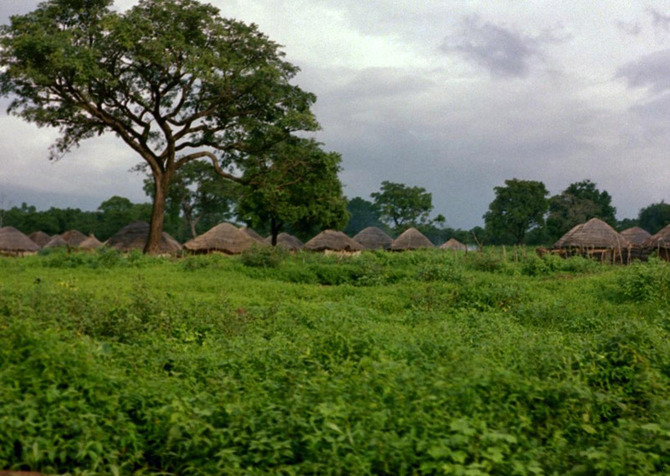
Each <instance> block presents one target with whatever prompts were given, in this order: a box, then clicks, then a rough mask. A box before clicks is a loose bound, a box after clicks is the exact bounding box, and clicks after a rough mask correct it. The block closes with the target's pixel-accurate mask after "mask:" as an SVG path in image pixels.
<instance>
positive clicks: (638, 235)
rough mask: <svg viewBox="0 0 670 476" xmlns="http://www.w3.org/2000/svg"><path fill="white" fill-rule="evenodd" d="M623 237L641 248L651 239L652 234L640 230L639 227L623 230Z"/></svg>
mask: <svg viewBox="0 0 670 476" xmlns="http://www.w3.org/2000/svg"><path fill="white" fill-rule="evenodd" d="M621 236H623V237H624V238H626V239H627V240H628V241H629V242H631V243H632V244H634V245H638V246H641V245H643V244H644V242H645V241H647V240H648V239H649V238H651V233H649V232H648V231H647V230H644V229H642V228H640V227H639V226H634V227H632V228H628V229H626V230H623V231H622V232H621Z"/></svg>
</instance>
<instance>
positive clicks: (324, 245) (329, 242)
mask: <svg viewBox="0 0 670 476" xmlns="http://www.w3.org/2000/svg"><path fill="white" fill-rule="evenodd" d="M303 249H306V250H309V251H336V252H344V253H352V252H357V251H362V250H363V245H361V244H360V243H357V242H356V241H354V240H352V239H351V238H349V237H348V236H347V235H345V234H344V233H342V232H341V231H335V230H325V231H322V232H321V233H319V234H318V235H316V236H315V237H314V238H312V239H311V240H309V241H308V242H307V243H305V244H304V246H303Z"/></svg>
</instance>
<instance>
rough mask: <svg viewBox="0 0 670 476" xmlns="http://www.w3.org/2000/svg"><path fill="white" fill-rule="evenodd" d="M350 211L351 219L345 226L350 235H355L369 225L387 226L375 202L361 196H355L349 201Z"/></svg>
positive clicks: (348, 208)
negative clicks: (382, 220)
mask: <svg viewBox="0 0 670 476" xmlns="http://www.w3.org/2000/svg"><path fill="white" fill-rule="evenodd" d="M347 211H348V212H349V221H348V222H347V226H346V227H345V228H344V232H345V233H346V234H348V235H349V236H354V235H355V234H357V233H358V232H359V231H361V230H363V229H365V228H367V227H369V226H376V227H383V226H385V225H384V224H383V223H382V222H381V219H380V216H379V215H380V213H379V210H378V209H377V207H376V206H375V204H374V203H372V202H370V201H368V200H365V199H364V198H361V197H354V198H352V199H351V200H349V202H348V203H347Z"/></svg>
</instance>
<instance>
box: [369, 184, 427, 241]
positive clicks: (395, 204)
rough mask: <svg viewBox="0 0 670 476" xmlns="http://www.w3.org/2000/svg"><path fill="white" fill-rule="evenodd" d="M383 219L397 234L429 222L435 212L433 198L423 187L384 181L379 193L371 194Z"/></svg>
mask: <svg viewBox="0 0 670 476" xmlns="http://www.w3.org/2000/svg"><path fill="white" fill-rule="evenodd" d="M370 196H371V197H372V198H373V199H374V205H375V207H376V208H377V209H378V210H379V212H380V217H381V219H382V220H383V221H384V222H385V223H387V224H388V225H390V226H392V227H393V228H394V229H395V231H396V232H397V233H400V232H402V231H404V229H405V228H407V227H408V226H418V225H421V224H425V223H427V222H428V215H429V214H430V212H431V211H432V210H433V196H432V194H431V193H429V192H427V191H426V189H425V188H423V187H410V186H408V185H405V184H402V183H394V182H389V181H386V180H385V181H383V182H382V184H381V188H380V189H379V192H374V193H371V194H370Z"/></svg>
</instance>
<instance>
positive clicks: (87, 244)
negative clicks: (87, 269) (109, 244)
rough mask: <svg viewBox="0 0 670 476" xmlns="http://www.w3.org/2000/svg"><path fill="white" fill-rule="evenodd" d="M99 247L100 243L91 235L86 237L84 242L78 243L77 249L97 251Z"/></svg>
mask: <svg viewBox="0 0 670 476" xmlns="http://www.w3.org/2000/svg"><path fill="white" fill-rule="evenodd" d="M101 246H102V242H101V241H100V240H98V239H97V238H96V237H95V236H94V235H93V234H91V235H89V236H88V237H86V239H85V240H84V241H82V242H81V243H79V246H78V248H79V249H80V250H86V251H90V250H97V249H98V248H100V247H101Z"/></svg>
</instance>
